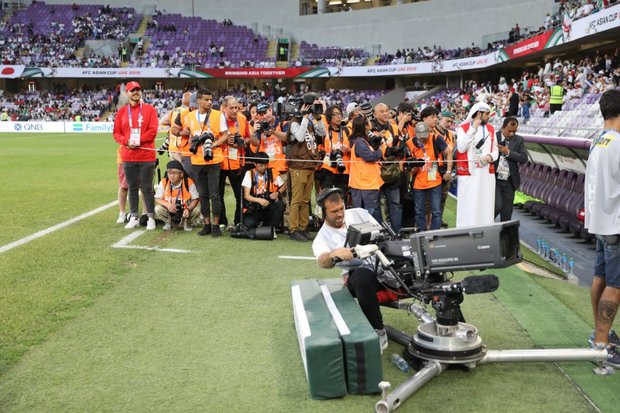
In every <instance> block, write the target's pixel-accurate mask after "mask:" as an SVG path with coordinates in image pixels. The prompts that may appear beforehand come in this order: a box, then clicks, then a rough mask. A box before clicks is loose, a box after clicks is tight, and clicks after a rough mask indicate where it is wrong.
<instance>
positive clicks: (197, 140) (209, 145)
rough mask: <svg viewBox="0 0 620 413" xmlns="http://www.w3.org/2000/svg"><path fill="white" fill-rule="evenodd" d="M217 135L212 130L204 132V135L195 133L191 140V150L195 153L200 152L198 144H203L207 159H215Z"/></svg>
mask: <svg viewBox="0 0 620 413" xmlns="http://www.w3.org/2000/svg"><path fill="white" fill-rule="evenodd" d="M214 140H215V136H214V135H213V133H211V132H204V133H203V134H202V135H200V136H199V135H195V136H194V137H193V138H192V139H191V140H190V147H189V151H190V152H191V153H193V154H194V155H195V154H196V152H198V146H200V145H202V154H203V158H204V160H205V161H210V160H212V159H213V141H214Z"/></svg>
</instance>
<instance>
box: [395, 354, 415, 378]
mask: <svg viewBox="0 0 620 413" xmlns="http://www.w3.org/2000/svg"><path fill="white" fill-rule="evenodd" d="M390 361H391V362H392V364H393V365H395V366H396V367H398V368H399V370H400V371H402V372H403V373H407V372H409V370H411V366H410V365H409V363H407V361H406V360H405V359H404V358H402V357H401V356H399V355H398V354H396V353H392V355H391V356H390Z"/></svg>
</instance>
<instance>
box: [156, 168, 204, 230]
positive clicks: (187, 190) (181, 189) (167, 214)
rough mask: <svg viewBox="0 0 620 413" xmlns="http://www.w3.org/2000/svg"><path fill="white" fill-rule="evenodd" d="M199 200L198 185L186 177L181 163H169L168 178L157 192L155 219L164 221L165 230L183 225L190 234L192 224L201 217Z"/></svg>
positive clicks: (165, 177) (161, 182) (160, 183)
mask: <svg viewBox="0 0 620 413" xmlns="http://www.w3.org/2000/svg"><path fill="white" fill-rule="evenodd" d="M199 199H200V195H198V191H197V190H196V185H195V184H194V181H192V180H191V179H190V178H187V177H186V176H185V171H184V170H183V166H182V165H181V162H179V161H176V160H172V161H170V162H168V165H166V176H164V178H163V179H162V180H161V181H160V182H159V185H157V190H156V191H155V204H156V205H155V218H157V219H159V220H161V221H164V230H165V231H170V230H171V229H172V225H178V226H181V225H182V226H183V229H184V230H185V231H188V232H190V231H191V230H192V224H191V223H192V222H193V221H195V220H197V219H199V217H200V210H199V209H198V208H196V207H197V206H198V201H199Z"/></svg>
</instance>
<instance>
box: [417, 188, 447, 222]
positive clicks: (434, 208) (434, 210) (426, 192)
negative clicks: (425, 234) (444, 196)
mask: <svg viewBox="0 0 620 413" xmlns="http://www.w3.org/2000/svg"><path fill="white" fill-rule="evenodd" d="M426 197H429V199H430V201H431V227H430V229H439V228H441V185H437V186H436V187H434V188H429V189H415V188H414V189H413V199H414V202H415V223H416V224H417V225H418V228H420V231H426V211H425V209H426V208H425V206H426Z"/></svg>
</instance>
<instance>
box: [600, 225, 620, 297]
mask: <svg viewBox="0 0 620 413" xmlns="http://www.w3.org/2000/svg"><path fill="white" fill-rule="evenodd" d="M594 276H595V277H601V278H603V279H604V280H605V285H607V286H608V287H614V288H620V236H619V235H597V236H596V258H595V260H594Z"/></svg>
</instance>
